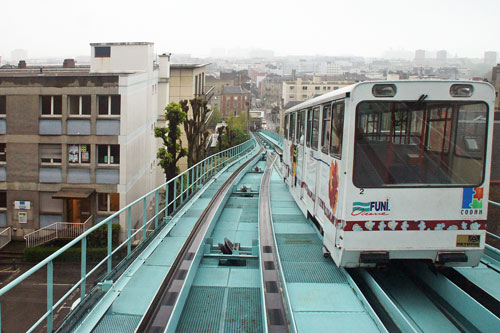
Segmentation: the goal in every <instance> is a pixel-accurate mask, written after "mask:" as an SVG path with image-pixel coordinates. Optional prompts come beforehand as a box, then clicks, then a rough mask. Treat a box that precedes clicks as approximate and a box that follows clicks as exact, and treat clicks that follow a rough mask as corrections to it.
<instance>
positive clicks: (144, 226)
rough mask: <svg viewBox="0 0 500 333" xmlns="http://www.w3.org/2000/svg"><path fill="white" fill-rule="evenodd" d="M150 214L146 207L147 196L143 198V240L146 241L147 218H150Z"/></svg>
mask: <svg viewBox="0 0 500 333" xmlns="http://www.w3.org/2000/svg"><path fill="white" fill-rule="evenodd" d="M147 214H148V210H147V207H146V197H144V199H142V241H143V242H144V241H145V240H146V236H147V234H146V229H147V228H146V220H147V218H148V216H147Z"/></svg>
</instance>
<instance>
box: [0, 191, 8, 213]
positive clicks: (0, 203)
mask: <svg viewBox="0 0 500 333" xmlns="http://www.w3.org/2000/svg"><path fill="white" fill-rule="evenodd" d="M6 209H7V192H6V191H0V210H6Z"/></svg>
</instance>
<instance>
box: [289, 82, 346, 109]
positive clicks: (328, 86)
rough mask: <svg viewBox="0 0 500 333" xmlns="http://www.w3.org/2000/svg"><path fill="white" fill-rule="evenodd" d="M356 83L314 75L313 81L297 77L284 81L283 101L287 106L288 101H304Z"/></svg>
mask: <svg viewBox="0 0 500 333" xmlns="http://www.w3.org/2000/svg"><path fill="white" fill-rule="evenodd" d="M351 84H354V82H349V81H321V80H320V78H319V77H314V78H313V79H312V80H311V81H304V80H302V79H301V78H297V80H296V81H284V82H283V90H282V96H283V103H282V105H283V106H285V105H287V104H288V102H303V101H307V100H308V99H310V98H313V97H315V96H318V95H322V94H324V93H327V92H330V91H333V90H337V89H340V88H342V87H345V86H348V85H351Z"/></svg>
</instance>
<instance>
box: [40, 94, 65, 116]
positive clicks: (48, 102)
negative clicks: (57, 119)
mask: <svg viewBox="0 0 500 333" xmlns="http://www.w3.org/2000/svg"><path fill="white" fill-rule="evenodd" d="M61 114H62V96H42V116H60V115H61Z"/></svg>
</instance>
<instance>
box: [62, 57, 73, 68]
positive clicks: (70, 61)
mask: <svg viewBox="0 0 500 333" xmlns="http://www.w3.org/2000/svg"><path fill="white" fill-rule="evenodd" d="M63 68H75V59H64V62H63Z"/></svg>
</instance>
